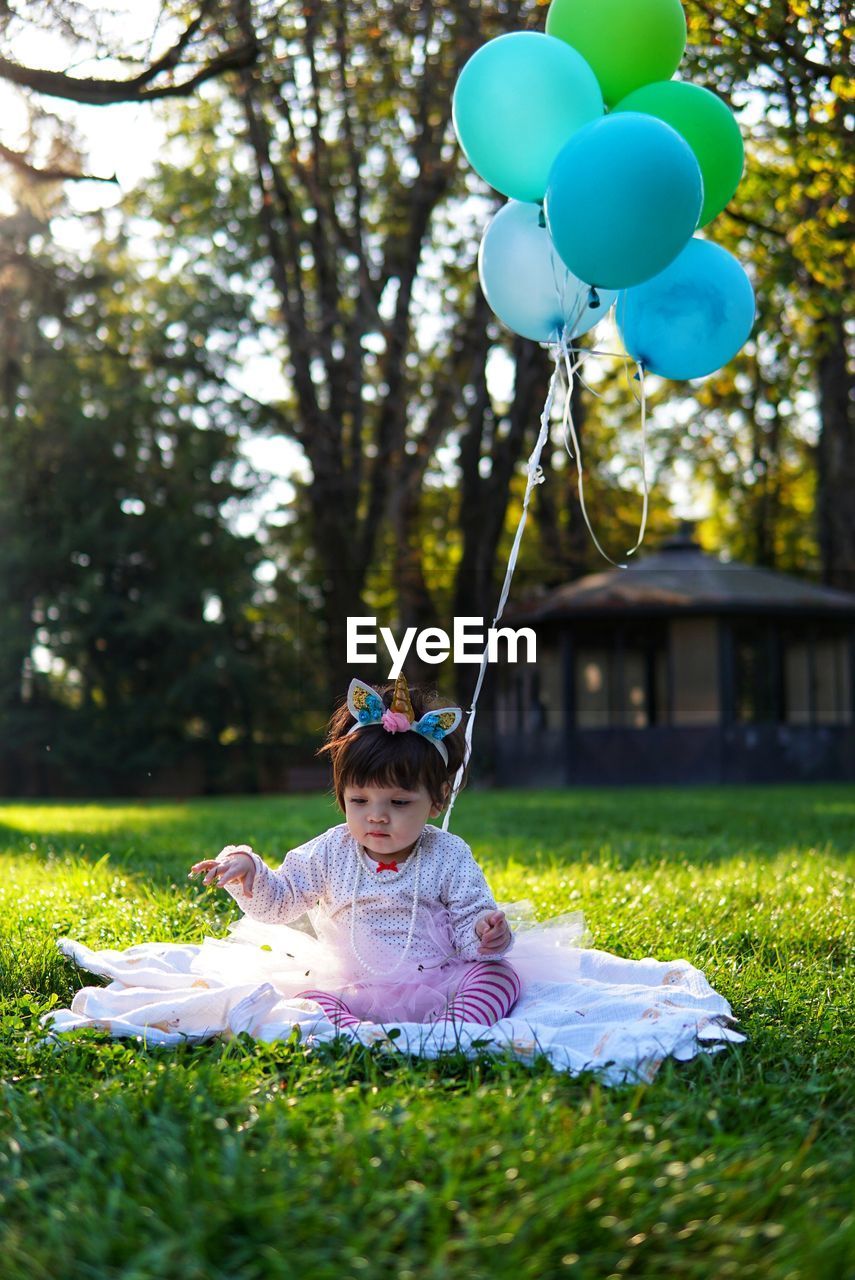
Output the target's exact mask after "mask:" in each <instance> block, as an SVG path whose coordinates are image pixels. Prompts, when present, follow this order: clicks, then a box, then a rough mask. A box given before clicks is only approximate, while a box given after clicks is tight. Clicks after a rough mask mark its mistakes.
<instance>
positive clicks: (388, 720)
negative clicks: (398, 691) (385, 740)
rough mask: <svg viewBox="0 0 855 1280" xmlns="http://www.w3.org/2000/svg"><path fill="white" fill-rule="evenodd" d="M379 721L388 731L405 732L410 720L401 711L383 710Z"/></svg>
mask: <svg viewBox="0 0 855 1280" xmlns="http://www.w3.org/2000/svg"><path fill="white" fill-rule="evenodd" d="M380 723H381V724H382V726H383V728H384V729H385V730H386V731H387V732H388V733H405V732H406V730H407V729H409V727H410V721H409V719H408V718H407V716H405V715H404V713H403V711H384V712H383V715H382V716H381V717H380Z"/></svg>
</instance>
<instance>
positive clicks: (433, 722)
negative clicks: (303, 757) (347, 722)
mask: <svg viewBox="0 0 855 1280" xmlns="http://www.w3.org/2000/svg"><path fill="white" fill-rule="evenodd" d="M347 709H348V711H349V712H350V714H351V715H352V716H353V718H354V719H355V720H356V724H355V725H352V726H351V727H350V728H349V729H348V731H347V732H348V733H355V732H356V730H357V729H364V728H365V726H366V725H370V724H379V725H382V727H383V728H384V729H385V730H386V732H387V733H406V731H407V730H408V729H412V731H413V733H418V734H421V736H422V737H423V738H426V739H427V741H428V742H431V743H433V745H434V746H435V747H436V749H437V751H438V752H439V754H440V755H441V756H442V758H443V760H444V761H445V763H446V764H448V749H447V748H446V746H445V743H444V742H443V741H442V739H443V738H446V737H448V735H449V734H450V733H451V732H453V730H454V729H456V728H457V726H458V725H459V724H460V721H461V720H462V719H463V712H462V711H461V710H460V708H459V707H438V708H437V709H436V711H426V712H425V714H424V715H423V716H422V718H421V720H416V716H415V712H414V711H413V704H412V702H411V701H410V690H409V688H408V686H407V681H406V678H405V677H404V676H398V678H397V680H396V681H395V692H394V695H393V697H392V705H391V707H388V708H387V707H386V705H385V703H384V702H383V699H382V698H381V697H380V695H379V693H377V691H376V690H375V689H372V688H371V686H370V685H367V684H363V683H362V681H361V680H351V682H350V688H349V689H348V691H347Z"/></svg>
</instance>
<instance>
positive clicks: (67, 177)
mask: <svg viewBox="0 0 855 1280" xmlns="http://www.w3.org/2000/svg"><path fill="white" fill-rule="evenodd" d="M0 160H5V161H6V163H7V164H10V165H11V166H12V168H13V169H17V170H18V171H19V173H25V174H26V175H27V177H28V178H32V179H34V180H35V181H36V182H66V181H72V182H118V181H119V179H118V178H117V177H116V175H115V174H113V175H112V177H109V178H103V177H101V176H100V174H96V173H74V172H72V170H70V169H62V168H58V167H56V166H51V167H49V168H47V169H39V168H38V167H37V166H36V165H34V164H33V163H32V162H31V161H30V160H28V159H27V157H26V155H25V154H24V153H23V152H22V151H13V150H12V148H11V147H4V146H3V144H2V142H0Z"/></svg>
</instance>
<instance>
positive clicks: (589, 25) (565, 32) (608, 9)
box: [546, 0, 686, 107]
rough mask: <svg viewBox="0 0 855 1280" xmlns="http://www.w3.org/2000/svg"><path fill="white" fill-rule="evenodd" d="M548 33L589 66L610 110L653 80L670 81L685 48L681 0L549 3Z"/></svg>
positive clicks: (557, 0)
mask: <svg viewBox="0 0 855 1280" xmlns="http://www.w3.org/2000/svg"><path fill="white" fill-rule="evenodd" d="M546 31H547V34H548V35H551V36H557V37H558V39H559V40H564V41H565V42H566V43H567V44H569V45H572V46H573V48H574V49H578V50H579V52H580V53H581V55H582V57H583V58H585V60H586V61H587V62H589V63H590V65H591V66H592V67H593V68H594V74H595V75H596V77H597V79H598V80H599V82H600V88H601V89H602V91H603V98H604V99H605V102H606V106H609V107H610V106H612V105H613V104H614V103H615V102H620V100H621V98H625V97H626V95H627V94H628V93H632V91H633V89H639V88H640V87H641V85H643V84H650V82H651V80H668V79H669V78H670V77H671V76H672V75H673V74H674V72H675V71H676V70H677V67H678V66H679V65H680V59H681V58H682V56H683V52H684V50H685V48H686V18H685V15H684V13H683V6H682V5H681V3H680V0H552V4H551V5H550V6H549V13H548V14H547V15H546Z"/></svg>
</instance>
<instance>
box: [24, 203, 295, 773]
mask: <svg viewBox="0 0 855 1280" xmlns="http://www.w3.org/2000/svg"><path fill="white" fill-rule="evenodd" d="M0 263H2V269H0V302H1V303H2V307H0V314H2V316H3V325H4V339H5V342H4V353H5V354H4V367H3V380H2V387H3V398H2V403H0V593H2V596H3V609H4V616H5V617H6V618H7V626H6V627H5V628H4V634H3V637H2V644H0V714H2V716H3V720H4V742H5V743H6V744H7V747H8V745H9V744H14V746H15V747H16V748H17V752H16V754H17V759H18V763H19V764H21V762H22V760H23V761H25V762H26V761H28V764H29V768H32V767H33V764H34V763H36V764H43V763H44V762H45V760H46V757H45V754H44V753H45V752H46V751H50V753H51V755H50V760H51V762H52V764H53V766H54V767H55V768H57V769H58V770H59V774H58V777H59V785H66V786H67V785H69V783H73V782H75V781H76V782H78V784H85V785H86V787H87V789H88V790H96V791H101V790H110V789H119V788H122V789H137V788H138V786H139V785H140V781H141V778H143V777H144V775H145V774H146V773H154V772H157V773H162V771H163V770H164V768H165V767H168V766H175V765H177V764H178V763H179V762H181V761H182V760H183V759H186V758H187V757H188V755H192V754H194V753H195V755H196V756H197V758H199V759H201V760H203V762H205V763H206V780H207V783H208V785H216V782H217V775H218V770H219V769H220V768H221V766H222V760H221V756H222V748H223V746H224V745H226V744H228V743H229V742H231V741H234V740H238V741H241V740H242V741H244V742H245V743H246V744H247V749H248V756H249V759H250V761H251V757H252V752H253V749H254V746H253V744H254V742H255V741H256V738H257V730H258V727H259V723H260V722H261V721H262V720H263V714H262V708H263V707H264V706H265V705H266V703H267V699H268V698H269V695H270V688H269V685H267V684H266V682H265V674H266V673H265V672H264V670H263V666H262V663H261V661H260V660H259V647H260V646H259V639H260V637H259V634H258V631H259V628H258V624H257V620H256V617H255V614H254V601H255V598H256V595H257V593H258V583H257V582H256V579H255V577H254V571H255V569H256V566H257V565H258V563H259V561H260V560H261V558H262V556H263V550H262V548H261V547H260V546H259V544H258V542H257V540H256V539H255V538H254V537H252V536H247V535H238V534H237V533H235V532H234V531H233V530H232V529H231V528H230V527H229V523H228V517H229V515H230V513H231V512H232V511H233V509H234V508H235V507H236V506H239V504H242V503H244V502H246V500H247V499H248V498H249V497H250V496H251V495H252V493H253V492H254V489H255V481H254V477H253V476H252V475H251V473H250V472H249V470H248V468H247V467H246V464H245V463H242V462H241V459H240V457H239V453H238V444H239V430H240V423H241V420H243V421H249V422H250V423H252V422H253V420H254V418H256V417H257V416H258V413H259V411H258V409H257V407H256V406H255V405H253V404H252V403H251V402H249V401H247V400H246V399H244V398H243V397H241V396H240V395H239V394H237V393H235V392H233V391H232V390H231V389H230V388H229V386H228V384H227V383H226V382H225V380H224V379H223V378H222V376H221V369H220V368H218V365H217V361H216V359H215V358H213V357H212V355H211V354H210V353H209V352H208V351H207V350H206V348H205V344H204V341H202V340H200V332H201V333H204V334H205V335H206V336H207V334H208V333H209V332H210V331H211V329H212V328H213V325H214V318H213V317H212V316H211V315H210V314H209V313H208V312H207V311H206V310H205V299H204V297H200V296H199V295H198V294H195V295H194V293H193V291H188V287H187V283H186V281H183V280H181V279H180V277H176V276H175V275H172V276H166V277H161V278H151V277H149V278H145V277H141V276H139V275H138V274H137V273H136V272H135V270H134V263H133V261H132V260H131V259H130V258H129V257H128V256H127V254H124V255H123V253H122V246H121V243H119V244H118V245H104V246H102V247H101V248H100V249H99V250H98V251H96V253H95V254H94V255H93V259H92V261H91V262H90V263H89V264H86V265H84V266H80V265H79V264H75V263H72V262H69V261H68V260H67V259H65V258H64V257H63V255H62V254H61V252H60V251H59V250H58V249H57V247H56V246H55V245H54V244H53V242H52V241H51V237H50V229H49V225H48V224H46V223H42V222H40V221H39V220H38V219H37V218H36V217H35V216H33V215H32V214H28V213H26V212H19V213H18V214H16V215H15V216H14V217H12V218H9V219H6V220H5V221H4V222H3V223H2V224H0ZM217 318H218V320H219V321H220V322H221V323H223V324H225V325H227V326H229V328H230V329H231V331H232V332H234V333H235V334H238V333H239V330H240V322H239V317H237V316H234V315H232V316H230V315H229V309H228V301H227V300H223V299H220V300H219V303H218V305H217ZM25 767H26V766H25ZM233 783H234V780H233ZM243 783H244V785H246V784H250V785H251V783H252V778H251V777H245V778H244V779H243ZM37 785H38V784H37ZM41 785H42V786H43V787H44V786H46V785H50V784H49V782H48V781H46V779H44V778H43V779H42V783H41Z"/></svg>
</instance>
